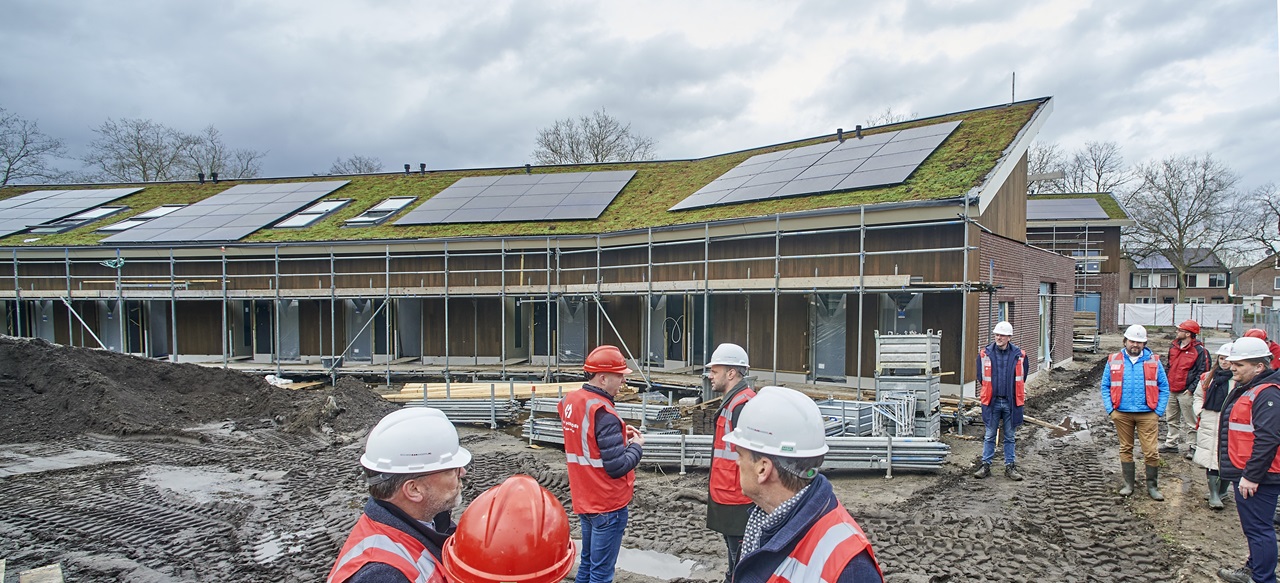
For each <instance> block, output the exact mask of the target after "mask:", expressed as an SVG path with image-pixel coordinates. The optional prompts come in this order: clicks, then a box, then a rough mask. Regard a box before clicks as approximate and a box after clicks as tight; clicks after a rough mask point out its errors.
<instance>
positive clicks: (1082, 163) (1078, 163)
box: [1063, 142, 1138, 193]
mask: <svg viewBox="0 0 1280 583" xmlns="http://www.w3.org/2000/svg"><path fill="white" fill-rule="evenodd" d="M1063 170H1064V171H1065V172H1066V179H1065V180H1064V182H1063V189H1064V190H1063V192H1114V193H1120V191H1121V190H1123V189H1124V188H1125V186H1126V185H1129V184H1130V183H1133V182H1135V180H1136V179H1137V178H1138V177H1137V176H1136V175H1135V173H1134V171H1133V170H1131V169H1129V168H1128V167H1126V166H1125V164H1124V156H1123V155H1121V153H1120V145H1119V144H1117V143H1115V142H1086V143H1085V145H1084V147H1083V148H1081V149H1079V150H1076V151H1075V152H1074V153H1073V154H1072V155H1071V158H1070V159H1069V160H1067V162H1066V164H1065V165H1064V167H1063Z"/></svg>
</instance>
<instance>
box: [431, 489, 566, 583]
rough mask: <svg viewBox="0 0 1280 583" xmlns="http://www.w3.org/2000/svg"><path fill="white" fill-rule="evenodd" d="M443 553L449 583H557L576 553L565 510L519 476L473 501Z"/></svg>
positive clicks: (544, 491)
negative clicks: (570, 537)
mask: <svg viewBox="0 0 1280 583" xmlns="http://www.w3.org/2000/svg"><path fill="white" fill-rule="evenodd" d="M442 552H443V555H444V571H445V576H446V577H447V578H448V579H449V581H451V582H453V583H556V582H558V581H560V580H562V579H564V578H565V576H566V575H568V574H569V571H570V570H571V569H572V568H573V559H574V557H575V555H576V554H577V552H576V551H575V550H574V547H573V541H572V540H570V539H569V517H568V516H567V515H565V512H564V506H562V505H561V504H560V501H559V500H556V497H555V496H553V495H551V492H548V491H547V490H546V489H545V488H543V487H542V486H539V485H538V482H537V480H534V479H533V478H531V477H529V476H526V475H523V474H517V475H514V476H511V477H510V478H507V479H506V481H504V482H503V483H501V484H498V485H497V486H494V487H492V488H489V489H488V490H486V491H485V493H483V494H481V495H480V496H479V497H477V498H476V499H475V501H474V502H472V503H471V505H470V506H468V507H467V509H466V511H464V512H463V513H462V516H461V517H460V518H459V519H458V529H457V531H456V532H454V533H453V536H451V537H449V538H448V540H446V541H445V543H444V548H443V549H442Z"/></svg>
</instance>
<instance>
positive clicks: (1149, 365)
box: [1107, 352, 1160, 411]
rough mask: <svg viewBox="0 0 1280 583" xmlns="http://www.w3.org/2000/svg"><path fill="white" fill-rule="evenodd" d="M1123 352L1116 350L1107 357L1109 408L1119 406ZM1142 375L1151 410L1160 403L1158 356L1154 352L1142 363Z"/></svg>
mask: <svg viewBox="0 0 1280 583" xmlns="http://www.w3.org/2000/svg"><path fill="white" fill-rule="evenodd" d="M1124 358H1125V356H1124V353H1123V352H1117V353H1115V354H1112V355H1111V357H1110V358H1108V359H1107V366H1109V367H1110V368H1111V408H1112V409H1115V408H1116V407H1119V406H1120V392H1121V391H1122V390H1124V360H1123V359H1124ZM1142 376H1143V378H1144V379H1145V380H1146V383H1145V384H1146V389H1147V406H1148V407H1150V408H1151V410H1152V411H1155V410H1156V407H1158V406H1159V405H1160V385H1159V383H1158V382H1157V380H1158V379H1159V377H1160V357H1159V356H1156V355H1154V354H1152V355H1151V358H1150V359H1148V360H1147V361H1146V362H1144V363H1142Z"/></svg>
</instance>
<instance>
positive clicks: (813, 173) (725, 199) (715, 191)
mask: <svg viewBox="0 0 1280 583" xmlns="http://www.w3.org/2000/svg"><path fill="white" fill-rule="evenodd" d="M959 125H960V122H959V121H953V122H947V123H940V124H933V125H928V126H923V127H918V128H911V129H905V130H898V131H893V132H885V133H881V134H873V135H869V136H864V137H862V138H851V139H846V140H845V141H843V142H824V143H821V144H814V145H812V146H803V147H800V148H792V149H790V150H779V151H776V152H769V153H767V154H758V155H755V156H752V157H750V158H747V159H746V160H744V161H743V162H742V163H741V164H738V165H737V166H735V167H733V168H732V169H730V170H729V171H728V172H725V173H724V174H722V175H720V177H719V178H716V179H715V180H713V181H711V183H710V184H707V185H706V186H703V187H702V188H699V189H698V190H697V191H696V192H694V193H693V194H691V195H689V196H688V197H687V198H685V199H684V200H682V201H680V202H679V203H676V205H675V206H673V207H671V208H670V209H668V210H673V211H679V210H686V209H693V208H702V207H708V206H718V205H723V204H736V203H741V202H751V201H758V200H765V199H771V198H782V197H789V196H803V195H808V194H819V193H825V192H839V191H844V190H856V189H859V188H871V187H874V186H888V185H891V184H899V183H901V182H903V181H905V180H906V179H907V178H908V177H910V176H911V173H912V172H915V170H916V168H919V167H920V164H921V163H923V162H924V160H925V159H926V158H928V157H929V155H930V154H932V153H933V151H934V150H936V149H937V148H938V146H939V145H941V144H942V142H943V141H945V140H946V139H947V137H948V136H950V135H951V133H952V132H953V131H955V129H956V127H958V126H959Z"/></svg>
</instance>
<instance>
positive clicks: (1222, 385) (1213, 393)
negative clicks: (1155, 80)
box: [1204, 368, 1231, 411]
mask: <svg viewBox="0 0 1280 583" xmlns="http://www.w3.org/2000/svg"><path fill="white" fill-rule="evenodd" d="M1208 382H1209V386H1207V387H1205V388H1204V408H1205V410H1206V411H1221V410H1222V405H1224V404H1225V403H1226V401H1227V387H1229V386H1231V369H1229V368H1220V369H1218V370H1216V371H1214V373H1213V376H1212V377H1209V379H1208Z"/></svg>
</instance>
